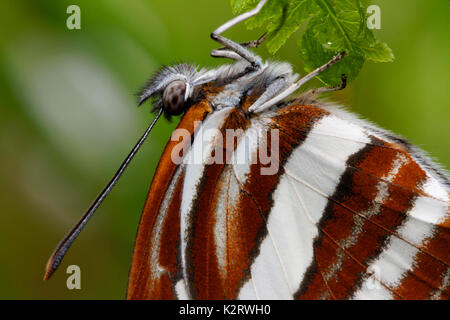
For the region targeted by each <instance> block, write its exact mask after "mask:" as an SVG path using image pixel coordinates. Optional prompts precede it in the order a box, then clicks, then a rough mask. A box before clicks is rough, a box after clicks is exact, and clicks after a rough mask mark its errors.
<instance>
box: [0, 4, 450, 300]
mask: <svg viewBox="0 0 450 320" xmlns="http://www.w3.org/2000/svg"><path fill="white" fill-rule="evenodd" d="M69 4H78V5H79V6H80V7H81V25H82V29H81V30H73V31H71V30H68V29H67V28H66V19H67V17H68V14H66V8H67V6H68V5H69ZM372 4H378V5H379V6H380V7H381V27H382V29H381V30H379V31H377V32H376V33H377V36H378V37H379V38H380V39H381V40H382V41H386V42H387V43H388V44H389V46H390V47H391V48H392V49H393V51H394V54H395V56H396V60H395V62H393V63H386V64H373V63H372V64H366V65H365V66H364V68H363V71H362V73H361V74H360V76H359V78H358V79H357V80H356V81H355V82H353V83H352V84H351V85H350V87H349V88H348V89H346V90H345V91H343V92H340V93H338V94H337V96H336V97H335V99H337V100H338V101H340V102H342V103H344V104H346V105H348V106H349V109H350V110H352V111H354V112H356V113H359V114H360V115H362V116H363V117H365V118H368V119H370V120H372V121H373V122H375V123H378V124H379V125H381V126H382V127H384V128H387V129H389V130H392V131H394V132H396V133H399V134H402V135H404V136H405V137H407V138H408V139H409V140H410V141H411V142H413V143H416V144H417V145H419V146H421V147H422V148H423V149H424V150H426V151H428V152H429V153H430V154H431V155H433V157H435V158H436V159H439V162H440V163H441V164H442V165H443V166H444V167H446V168H449V167H450V150H449V148H448V138H449V135H450V129H449V127H448V119H449V115H450V108H449V107H450V106H449V100H450V93H449V89H450V88H449V71H450V59H449V56H450V41H449V40H450V38H449V31H450V15H449V13H450V2H449V1H447V0H439V1H438V0H435V1H423V0H414V1H413V0H395V1H392V0H384V1H373V2H372ZM231 17H232V14H231V9H230V5H229V1H228V0H215V1H211V0H209V1H208V0H196V1H185V0H128V1H125V0H121V1H119V0H95V1H87V0H86V1H63V0H59V1H50V0H39V1H38V0H36V1H31V0H30V1H24V0H21V1H17V0H14V1H13V0H7V1H3V2H2V10H1V12H0V34H1V37H0V298H1V299H82V298H83V299H95V298H99V299H122V298H124V297H125V290H126V284H127V276H128V269H129V263H130V259H131V254H132V249H133V244H134V237H135V234H136V229H137V225H138V222H139V217H140V214H141V210H142V207H143V205H144V201H145V198H146V194H147V190H148V187H149V184H150V181H151V178H152V175H153V172H154V170H155V167H156V164H157V161H158V159H159V156H160V154H161V151H162V149H163V147H164V145H165V143H166V141H167V140H168V139H169V136H170V133H171V130H172V129H173V128H174V126H175V125H176V122H177V121H178V119H174V121H173V122H172V123H167V122H166V121H160V123H158V125H157V126H156V128H155V130H154V131H153V132H152V133H151V136H150V138H149V139H148V141H147V142H146V144H145V145H144V147H143V148H142V150H141V152H140V153H139V154H138V155H137V157H136V159H135V160H134V161H133V163H132V164H131V166H130V167H129V168H128V170H127V172H126V174H125V175H124V176H123V178H122V179H121V181H120V182H119V183H118V185H117V187H116V188H115V189H114V190H113V192H112V193H111V194H110V196H109V197H108V199H107V200H106V201H105V202H104V203H103V205H102V206H101V208H100V209H99V210H98V212H97V214H96V215H95V216H94V218H93V219H92V220H91V222H90V223H89V224H88V226H87V228H86V229H85V230H84V232H82V233H81V236H80V237H79V239H78V240H77V241H76V242H75V243H74V245H73V246H72V248H71V250H70V251H69V253H68V255H67V256H66V258H65V259H64V261H63V263H62V265H61V268H60V270H58V272H57V273H56V274H55V275H54V277H53V278H52V279H51V280H50V281H48V282H44V281H43V280H42V276H43V272H44V267H45V264H46V261H47V258H48V256H49V255H50V253H51V252H52V250H53V248H54V247H55V245H56V244H57V242H58V241H59V240H60V238H61V237H62V236H63V235H64V234H65V233H66V232H67V231H68V229H69V228H70V227H71V226H72V225H73V224H74V223H75V221H76V220H77V219H78V218H79V216H80V215H81V214H82V212H83V211H84V210H85V209H86V207H87V206H88V205H89V203H90V202H91V201H92V200H93V199H94V198H95V196H96V195H97V193H98V192H99V191H100V190H101V189H102V188H103V186H104V184H105V183H106V181H107V180H108V179H109V178H110V177H111V176H112V174H113V173H114V172H115V170H116V169H117V167H118V166H119V165H120V163H121V161H122V160H123V158H124V157H125V155H126V154H127V153H128V152H129V150H130V149H131V147H132V146H133V145H134V143H135V142H136V140H137V139H138V137H139V136H140V134H141V133H142V132H143V131H144V130H145V127H146V125H147V124H148V123H149V121H151V119H152V118H153V116H152V115H151V114H149V112H148V110H149V105H148V104H147V105H145V106H143V107H142V108H140V109H138V108H136V98H135V96H134V93H135V92H136V91H137V90H138V89H139V88H140V87H141V85H142V84H144V83H145V81H146V79H147V78H148V77H149V75H151V74H152V73H153V72H154V71H155V70H157V68H158V67H159V66H160V65H161V64H171V63H174V62H179V61H189V62H193V63H196V64H198V65H200V66H214V65H217V64H220V63H223V62H224V60H215V59H212V58H210V56H209V51H210V50H211V49H213V48H215V47H216V45H215V43H214V42H213V41H212V40H210V38H209V34H210V32H211V31H212V30H214V28H216V27H217V26H218V25H219V24H221V23H223V22H225V21H226V20H227V19H229V18H231ZM262 32H263V30H255V31H252V32H250V31H247V30H246V29H245V27H244V26H238V27H236V28H234V29H233V30H232V31H230V32H228V33H227V34H228V35H229V36H230V37H231V38H233V39H236V40H251V39H254V38H257V37H258V36H259V35H260V34H261V33H262ZM297 38H298V37H297ZM296 42H297V40H296V39H295V37H294V38H292V39H291V40H290V41H289V42H288V44H287V45H286V46H284V47H283V48H282V49H281V50H280V51H279V52H278V53H277V55H276V57H269V55H268V53H267V51H266V50H265V48H264V46H263V48H259V49H258V52H259V53H260V54H261V55H262V56H263V57H265V58H270V59H280V60H286V61H290V62H291V63H292V64H293V65H294V67H295V70H296V71H299V72H301V71H302V68H301V61H300V60H299V58H298V55H297V52H298V51H299V49H298V47H297V44H296ZM315 84H316V85H317V82H316V83H312V84H311V85H315ZM70 264H77V265H79V266H80V267H81V276H82V278H81V286H82V289H81V290H72V291H70V290H68V289H67V288H66V278H67V276H68V275H67V274H66V273H65V270H66V268H67V266H68V265H70Z"/></svg>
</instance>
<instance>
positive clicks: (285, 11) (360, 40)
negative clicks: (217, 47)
mask: <svg viewBox="0 0 450 320" xmlns="http://www.w3.org/2000/svg"><path fill="white" fill-rule="evenodd" d="M258 2H259V0H231V5H232V8H233V11H234V12H236V13H238V12H244V11H248V10H250V9H251V8H254V7H255V6H256V5H257V4H258ZM367 5H368V4H367V1H366V0H339V1H337V0H268V1H267V2H266V4H265V5H264V7H263V8H262V9H261V12H259V13H258V15H256V16H255V17H252V18H251V19H249V20H248V21H247V22H246V24H247V27H248V28H249V29H255V28H261V27H265V29H266V30H267V40H266V45H267V48H268V50H269V52H270V53H272V54H273V53H275V52H276V51H278V50H279V49H280V48H281V46H283V45H284V43H285V42H286V41H287V40H288V39H289V38H290V37H291V36H292V35H293V34H294V33H295V32H296V31H297V30H298V29H299V28H300V27H301V26H304V28H302V30H304V32H303V34H302V35H301V36H300V39H301V40H300V41H299V44H300V47H301V48H300V56H301V57H302V59H303V60H304V62H305V71H307V72H308V71H311V70H313V69H314V68H317V67H319V66H321V65H323V64H325V63H326V62H328V61H329V60H330V59H331V58H332V57H333V56H335V55H336V54H338V53H339V52H341V51H346V52H347V56H346V57H345V58H344V59H343V60H342V61H340V62H339V63H337V64H335V65H334V66H333V67H331V68H330V69H329V70H327V71H326V72H324V73H323V74H321V75H320V76H318V78H319V79H320V80H321V81H323V82H324V83H325V84H327V85H336V84H338V83H339V82H340V78H341V75H342V74H343V73H344V74H346V75H347V79H348V81H349V82H350V81H352V80H354V79H355V78H356V77H357V75H358V73H359V71H360V70H361V68H362V66H363V64H364V62H365V61H367V60H369V61H373V62H389V61H393V59H394V55H393V53H392V50H391V49H390V48H389V47H388V46H387V44H386V43H383V42H380V41H378V40H377V39H375V37H374V35H373V32H372V30H370V29H368V28H367V26H366V21H367V13H366V10H367Z"/></svg>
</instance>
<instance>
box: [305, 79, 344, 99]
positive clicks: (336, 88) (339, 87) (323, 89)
mask: <svg viewBox="0 0 450 320" xmlns="http://www.w3.org/2000/svg"><path fill="white" fill-rule="evenodd" d="M346 86H347V76H346V75H345V74H343V75H341V83H340V84H338V85H337V86H334V87H321V88H316V89H312V90H310V91H308V94H310V95H311V96H313V97H315V96H317V95H319V94H321V93H324V92H332V91H339V90H342V89H345V87H346Z"/></svg>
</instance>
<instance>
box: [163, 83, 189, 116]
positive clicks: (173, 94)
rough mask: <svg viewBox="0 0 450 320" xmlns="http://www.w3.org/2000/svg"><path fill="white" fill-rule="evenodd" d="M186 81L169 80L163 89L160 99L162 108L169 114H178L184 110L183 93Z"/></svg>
mask: <svg viewBox="0 0 450 320" xmlns="http://www.w3.org/2000/svg"><path fill="white" fill-rule="evenodd" d="M185 93H186V83H185V82H184V81H181V80H175V81H173V82H171V83H170V84H169V85H168V86H167V88H166V89H165V90H164V93H163V97H162V101H163V105H164V108H165V109H166V111H167V112H168V113H169V114H171V115H179V114H182V113H183V111H184V102H185V101H184V94H185Z"/></svg>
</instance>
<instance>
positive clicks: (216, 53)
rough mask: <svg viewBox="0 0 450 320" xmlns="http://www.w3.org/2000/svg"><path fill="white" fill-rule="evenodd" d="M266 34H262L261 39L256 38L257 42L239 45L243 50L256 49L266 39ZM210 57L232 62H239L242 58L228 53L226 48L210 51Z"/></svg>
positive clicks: (233, 53) (232, 52) (234, 53)
mask: <svg viewBox="0 0 450 320" xmlns="http://www.w3.org/2000/svg"><path fill="white" fill-rule="evenodd" d="M266 35H267V34H266V33H264V34H263V35H262V36H261V37H259V38H258V40H252V41H248V42H242V43H240V44H239V45H241V46H243V47H244V48H258V47H259V46H260V45H261V43H263V41H264V40H265V39H266ZM211 56H212V57H215V58H229V59H232V60H236V61H237V60H241V59H242V57H241V56H240V55H238V54H237V53H236V52H234V51H230V50H229V49H227V48H226V47H222V48H218V49H214V50H212V51H211Z"/></svg>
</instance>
